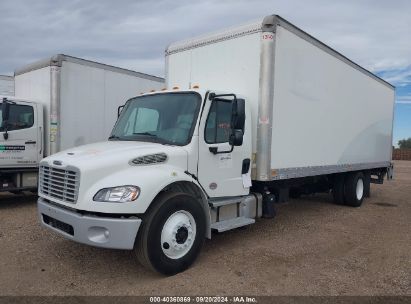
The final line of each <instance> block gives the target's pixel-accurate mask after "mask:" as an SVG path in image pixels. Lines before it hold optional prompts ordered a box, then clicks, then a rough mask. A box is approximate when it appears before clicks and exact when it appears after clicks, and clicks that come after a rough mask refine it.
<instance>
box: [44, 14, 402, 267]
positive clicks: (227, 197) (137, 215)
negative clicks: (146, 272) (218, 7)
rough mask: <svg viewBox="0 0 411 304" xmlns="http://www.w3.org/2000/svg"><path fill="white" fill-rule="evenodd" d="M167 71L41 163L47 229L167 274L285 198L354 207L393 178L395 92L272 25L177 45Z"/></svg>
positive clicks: (274, 21) (290, 28) (276, 21)
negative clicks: (320, 198) (102, 137)
mask: <svg viewBox="0 0 411 304" xmlns="http://www.w3.org/2000/svg"><path fill="white" fill-rule="evenodd" d="M166 72H167V73H166V82H167V85H168V89H167V90H166V91H158V92H151V93H147V94H144V95H142V96H138V97H135V98H131V99H130V100H128V101H127V103H126V105H125V107H124V109H123V111H122V112H121V115H120V117H119V119H118V121H117V122H116V124H115V126H114V128H113V131H112V133H111V136H110V140H109V141H106V142H101V143H97V144H93V145H86V146H82V147H77V148H74V149H70V150H67V151H63V152H61V153H58V154H55V155H53V156H51V157H48V158H46V159H44V160H43V161H42V162H41V164H40V172H41V173H40V190H39V200H38V214H39V218H40V221H41V223H42V224H43V225H44V226H45V227H48V228H49V229H52V230H54V231H55V232H57V233H59V234H61V235H63V236H65V237H66V238H68V239H70V240H73V241H78V242H81V243H84V244H89V245H93V246H99V247H106V248H120V249H130V250H131V249H133V250H134V252H135V253H136V257H137V258H138V259H139V260H140V261H141V262H142V263H143V264H144V265H147V266H148V267H150V268H152V269H154V270H156V271H159V272H161V273H164V274H174V273H177V272H179V271H183V270H184V269H186V268H187V267H189V266H190V265H191V263H192V262H193V261H194V260H195V258H196V256H197V255H198V253H199V251H200V248H201V245H202V243H203V240H204V238H211V232H212V230H215V231H218V232H223V231H226V230H230V229H234V228H237V227H241V226H245V225H249V224H252V223H254V222H255V220H256V219H257V218H260V217H267V218H270V217H273V215H274V207H273V204H274V203H275V202H281V201H285V200H287V198H288V197H289V195H292V196H299V195H303V194H311V193H318V192H327V193H332V194H333V196H334V198H335V201H336V202H337V203H339V204H345V205H349V206H360V205H361V203H362V201H363V199H364V197H366V196H368V195H369V185H370V182H376V183H382V182H383V179H384V176H385V175H388V178H391V177H392V165H391V143H392V122H393V105H394V87H393V86H392V85H390V84H389V83H387V82H385V81H384V80H382V79H380V78H378V77H377V76H375V75H373V74H372V73H370V72H369V71H367V70H365V69H364V68H362V67H360V66H358V65H357V64H355V63H353V62H352V61H350V60H349V59H347V58H346V57H344V56H343V55H341V54H340V53H338V52H336V51H335V50H333V49H331V48H330V47H328V46H326V45H325V44H323V43H322V42H320V41H318V40H317V39H315V38H313V37H312V36H310V35H308V34H307V33H305V32H304V31H302V30H300V29H299V28H297V27H295V26H294V25H292V24H290V23H289V22H287V21H286V20H284V19H282V18H281V17H279V16H276V15H270V16H267V17H265V18H264V19H262V20H260V21H259V22H256V23H253V24H249V25H245V26H240V27H236V28H232V29H229V30H225V31H222V32H218V33H214V34H210V35H205V36H202V37H199V38H194V39H189V40H187V41H183V42H178V43H174V44H172V45H170V46H169V47H168V48H167V50H166Z"/></svg>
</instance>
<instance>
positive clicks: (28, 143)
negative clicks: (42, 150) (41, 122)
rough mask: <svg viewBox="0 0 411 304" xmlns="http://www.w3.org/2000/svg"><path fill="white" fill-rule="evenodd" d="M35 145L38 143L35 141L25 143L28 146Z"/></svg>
mask: <svg viewBox="0 0 411 304" xmlns="http://www.w3.org/2000/svg"><path fill="white" fill-rule="evenodd" d="M35 143H36V142H35V141H34V140H28V141H26V142H25V144H26V145H30V144H32V145H34V144H35Z"/></svg>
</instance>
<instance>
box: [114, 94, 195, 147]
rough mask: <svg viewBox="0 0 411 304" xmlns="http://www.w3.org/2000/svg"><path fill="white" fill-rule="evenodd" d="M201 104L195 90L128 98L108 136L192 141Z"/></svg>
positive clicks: (168, 141)
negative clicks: (192, 91)
mask: <svg viewBox="0 0 411 304" xmlns="http://www.w3.org/2000/svg"><path fill="white" fill-rule="evenodd" d="M200 103H201V97H200V95H199V94H197V93H163V94H155V95H147V96H140V97H136V98H133V99H130V100H129V101H128V102H127V103H126V106H125V107H124V109H123V111H122V112H121V115H120V117H119V119H118V121H117V123H116V125H115V126H114V129H113V132H112V133H111V136H110V138H109V139H110V140H136V141H150V142H159V143H163V144H171V145H179V146H183V145H186V144H188V143H189V142H190V141H191V136H192V134H193V130H194V124H195V122H196V120H197V115H198V110H199V108H200Z"/></svg>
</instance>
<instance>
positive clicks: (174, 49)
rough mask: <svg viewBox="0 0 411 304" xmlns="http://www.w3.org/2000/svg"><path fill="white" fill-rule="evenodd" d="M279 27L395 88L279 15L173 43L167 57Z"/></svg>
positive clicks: (169, 47) (274, 30)
mask: <svg viewBox="0 0 411 304" xmlns="http://www.w3.org/2000/svg"><path fill="white" fill-rule="evenodd" d="M277 26H282V27H284V28H286V29H287V30H289V31H290V32H292V33H294V34H295V35H297V36H299V37H301V38H302V39H304V40H306V41H308V42H309V43H311V44H313V45H315V46H317V47H319V48H321V49H322V50H324V51H325V52H327V53H328V54H330V55H332V56H334V57H336V58H338V59H340V60H341V61H343V62H345V63H347V64H349V65H350V66H352V67H353V68H355V69H357V70H358V71H361V72H362V73H364V74H366V75H368V76H369V77H371V78H373V79H375V80H377V81H379V82H380V83H382V84H384V85H386V86H388V87H390V88H392V89H394V88H395V87H394V86H393V85H392V84H390V83H389V82H387V81H385V80H384V79H382V78H380V77H378V76H377V75H375V74H373V73H372V72H370V71H369V70H367V69H365V68H363V67H362V66H360V65H358V64H357V63H355V62H354V61H352V60H351V59H349V58H347V57H345V56H344V55H342V54H341V53H339V52H338V51H336V50H335V49H333V48H331V47H330V46H328V45H326V44H325V43H323V42H321V41H320V40H318V39H317V38H315V37H313V36H311V35H310V34H308V33H307V32H305V31H303V30H302V29H300V28H298V27H297V26H295V25H293V24H292V23H290V22H289V21H287V20H285V19H284V18H282V17H280V16H278V15H269V16H266V17H264V18H263V19H260V20H258V21H256V22H253V23H248V24H244V25H241V26H235V27H230V28H227V29H225V30H221V31H217V32H214V33H211V34H206V35H201V36H198V37H194V38H191V39H186V40H182V41H178V42H175V43H172V44H170V45H169V46H168V48H167V49H166V55H171V54H174V53H178V52H183V51H186V50H189V49H193V48H197V47H201V46H204V45H208V44H212V43H217V42H220V41H224V40H229V39H234V38H236V37H240V36H245V35H250V34H253V33H256V32H273V33H275V32H276V28H277Z"/></svg>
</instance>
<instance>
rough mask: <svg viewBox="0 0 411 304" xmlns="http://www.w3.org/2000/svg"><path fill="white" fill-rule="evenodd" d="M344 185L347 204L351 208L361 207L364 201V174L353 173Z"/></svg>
mask: <svg viewBox="0 0 411 304" xmlns="http://www.w3.org/2000/svg"><path fill="white" fill-rule="evenodd" d="M344 184H345V185H344V197H345V204H346V205H348V206H351V207H359V206H361V204H362V202H363V200H364V189H365V187H364V186H365V181H364V174H363V173H362V172H354V173H351V174H349V175H348V176H347V178H346V179H345V183H344Z"/></svg>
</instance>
